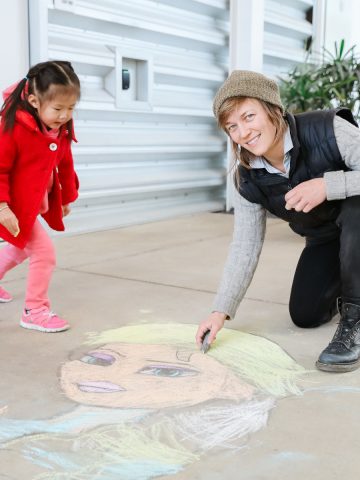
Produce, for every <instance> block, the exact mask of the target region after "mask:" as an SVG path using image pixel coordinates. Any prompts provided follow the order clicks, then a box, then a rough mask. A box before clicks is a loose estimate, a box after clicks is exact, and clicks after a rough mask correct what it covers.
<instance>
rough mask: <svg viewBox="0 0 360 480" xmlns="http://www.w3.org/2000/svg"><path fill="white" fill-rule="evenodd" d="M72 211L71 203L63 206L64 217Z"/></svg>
mask: <svg viewBox="0 0 360 480" xmlns="http://www.w3.org/2000/svg"><path fill="white" fill-rule="evenodd" d="M70 212H71V208H70V205H69V204H67V205H63V206H62V213H63V217H66V215H69V213H70Z"/></svg>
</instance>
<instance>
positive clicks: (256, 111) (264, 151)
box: [225, 98, 276, 158]
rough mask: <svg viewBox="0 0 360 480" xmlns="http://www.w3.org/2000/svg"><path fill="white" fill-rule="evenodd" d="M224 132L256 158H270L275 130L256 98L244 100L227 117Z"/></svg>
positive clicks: (273, 145)
mask: <svg viewBox="0 0 360 480" xmlns="http://www.w3.org/2000/svg"><path fill="white" fill-rule="evenodd" d="M225 128H226V131H227V132H228V134H229V135H230V138H231V139H232V140H233V142H235V143H237V144H238V145H240V146H241V148H245V149H246V150H248V151H249V152H250V153H252V154H253V155H255V156H257V157H261V156H263V157H265V158H267V157H271V156H272V151H273V149H274V148H275V146H276V144H275V134H276V128H275V126H274V125H273V124H272V123H271V121H270V119H269V117H268V115H267V113H266V111H265V110H264V107H263V106H262V105H261V103H260V102H259V101H258V100H257V99H256V98H245V99H244V101H243V102H242V103H241V105H240V106H239V107H238V108H237V109H236V110H234V111H233V112H232V113H231V114H230V115H229V117H228V119H227V122H226V124H225Z"/></svg>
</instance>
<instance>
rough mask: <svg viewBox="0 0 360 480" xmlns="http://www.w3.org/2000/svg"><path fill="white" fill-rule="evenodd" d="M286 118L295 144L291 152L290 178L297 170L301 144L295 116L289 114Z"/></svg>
mask: <svg viewBox="0 0 360 480" xmlns="http://www.w3.org/2000/svg"><path fill="white" fill-rule="evenodd" d="M285 118H286V121H287V123H288V125H289V128H290V135H291V140H292V143H293V148H292V150H291V151H290V156H291V160H290V171H289V177H291V175H292V173H293V171H294V169H295V166H296V161H297V158H298V156H299V151H300V142H299V139H298V135H297V127H296V122H295V117H294V115H292V114H291V113H288V112H287V113H286V116H285Z"/></svg>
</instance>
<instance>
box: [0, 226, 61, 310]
mask: <svg viewBox="0 0 360 480" xmlns="http://www.w3.org/2000/svg"><path fill="white" fill-rule="evenodd" d="M27 258H29V273H28V278H27V287H26V295H25V308H28V309H32V308H40V307H43V306H46V307H48V308H50V302H49V298H48V289H49V284H50V280H51V276H52V273H53V270H54V268H55V265H56V258H55V249H54V245H53V243H52V241H51V239H50V237H49V235H48V234H47V233H46V231H45V229H44V228H43V227H42V226H41V224H40V222H39V220H36V221H35V223H34V226H33V229H32V231H31V235H30V239H29V241H28V243H27V244H26V247H25V248H24V249H23V250H22V249H21V248H17V247H14V245H10V244H7V245H5V247H3V248H2V249H1V250H0V280H1V279H2V278H3V277H4V275H5V274H6V272H8V271H9V270H11V269H12V268H14V267H16V265H19V264H20V263H22V262H23V261H24V260H26V259H27Z"/></svg>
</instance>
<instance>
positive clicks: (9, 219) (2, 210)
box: [0, 205, 20, 237]
mask: <svg viewBox="0 0 360 480" xmlns="http://www.w3.org/2000/svg"><path fill="white" fill-rule="evenodd" d="M0 223H1V225H3V226H4V227H5V228H6V229H7V230H9V232H10V233H11V235H13V236H14V237H17V236H18V235H19V233H20V228H19V222H18V219H17V218H16V216H15V214H14V213H13V211H12V210H11V209H10V208H9V207H8V206H6V205H3V206H0Z"/></svg>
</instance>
